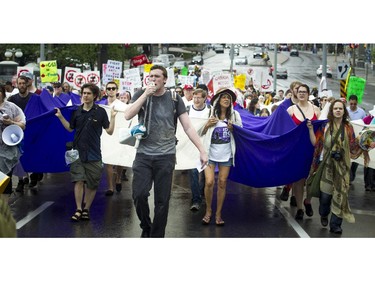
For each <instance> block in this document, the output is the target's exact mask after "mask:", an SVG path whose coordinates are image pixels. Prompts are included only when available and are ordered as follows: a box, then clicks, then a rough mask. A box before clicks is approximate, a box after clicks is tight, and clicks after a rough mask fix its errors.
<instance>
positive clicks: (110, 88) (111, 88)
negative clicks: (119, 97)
mask: <svg viewBox="0 0 375 281" xmlns="http://www.w3.org/2000/svg"><path fill="white" fill-rule="evenodd" d="M115 90H117V88H116V87H108V88H107V91H115Z"/></svg>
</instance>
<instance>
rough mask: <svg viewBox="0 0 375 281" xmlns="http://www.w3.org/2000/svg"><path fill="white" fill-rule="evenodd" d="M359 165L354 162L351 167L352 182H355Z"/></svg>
mask: <svg viewBox="0 0 375 281" xmlns="http://www.w3.org/2000/svg"><path fill="white" fill-rule="evenodd" d="M358 165H359V164H358V163H356V162H352V165H351V166H350V182H352V181H354V180H355V174H356V173H357V168H358Z"/></svg>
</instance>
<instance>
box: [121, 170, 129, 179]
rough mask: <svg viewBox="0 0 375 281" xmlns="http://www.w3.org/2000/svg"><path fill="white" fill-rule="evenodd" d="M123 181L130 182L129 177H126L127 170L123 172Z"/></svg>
mask: <svg viewBox="0 0 375 281" xmlns="http://www.w3.org/2000/svg"><path fill="white" fill-rule="evenodd" d="M121 180H122V181H128V180H129V179H128V177H127V176H126V170H122V174H121Z"/></svg>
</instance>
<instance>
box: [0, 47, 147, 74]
mask: <svg viewBox="0 0 375 281" xmlns="http://www.w3.org/2000/svg"><path fill="white" fill-rule="evenodd" d="M102 45H105V46H106V47H107V48H102V47H103V46H102ZM138 46H139V45H133V44H131V45H125V44H45V51H44V52H45V59H46V60H56V61H57V65H58V68H63V67H65V66H69V65H72V64H82V63H89V64H90V66H91V68H92V69H93V68H94V66H95V65H97V64H98V61H99V58H100V57H101V56H102V55H103V54H101V50H103V49H106V52H107V53H106V57H107V58H108V59H111V60H118V61H125V60H128V59H130V58H132V57H133V56H136V55H139V54H140V52H139V51H138ZM12 48H15V49H20V50H21V51H22V53H23V56H22V57H21V58H19V59H16V61H17V62H18V63H19V64H20V65H25V64H27V63H29V62H37V59H38V58H39V57H40V44H0V60H5V59H6V57H5V56H4V53H5V52H6V50H7V49H12Z"/></svg>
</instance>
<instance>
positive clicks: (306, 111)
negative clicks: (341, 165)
mask: <svg viewBox="0 0 375 281" xmlns="http://www.w3.org/2000/svg"><path fill="white" fill-rule="evenodd" d="M309 94H310V88H309V86H307V85H306V84H301V85H299V86H298V88H297V93H296V98H297V100H298V102H297V103H296V104H294V105H292V106H290V107H288V109H287V111H288V113H289V115H290V117H291V118H292V120H293V121H294V123H295V124H296V125H299V124H301V123H302V122H303V121H305V120H306V119H308V120H317V119H318V118H319V116H320V110H319V108H318V107H317V106H315V105H313V104H312V103H310V102H309ZM305 181H306V179H305V178H302V179H300V180H298V181H296V182H294V183H293V184H292V189H293V192H294V196H295V198H296V204H297V213H296V215H295V219H297V220H302V219H303V215H304V211H303V209H302V204H303V205H304V206H305V211H306V215H307V216H309V217H311V216H313V214H314V212H313V209H312V206H311V198H310V197H306V199H305V200H303V192H304V186H305Z"/></svg>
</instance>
